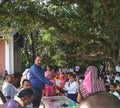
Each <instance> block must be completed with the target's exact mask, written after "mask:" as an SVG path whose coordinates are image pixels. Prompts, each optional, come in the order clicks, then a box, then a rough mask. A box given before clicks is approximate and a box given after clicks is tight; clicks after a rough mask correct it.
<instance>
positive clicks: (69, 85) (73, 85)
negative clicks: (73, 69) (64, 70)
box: [63, 74, 78, 102]
mask: <svg viewBox="0 0 120 108" xmlns="http://www.w3.org/2000/svg"><path fill="white" fill-rule="evenodd" d="M63 89H64V90H65V91H67V97H68V98H70V99H71V100H73V101H75V102H77V93H78V82H77V81H76V75H75V74H71V75H70V76H69V81H68V82H66V83H65V86H64V88H63Z"/></svg>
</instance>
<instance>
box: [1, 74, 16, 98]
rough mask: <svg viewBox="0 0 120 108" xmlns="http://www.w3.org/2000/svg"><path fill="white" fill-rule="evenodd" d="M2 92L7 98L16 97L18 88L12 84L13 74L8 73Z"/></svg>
mask: <svg viewBox="0 0 120 108" xmlns="http://www.w3.org/2000/svg"><path fill="white" fill-rule="evenodd" d="M2 92H3V94H4V96H5V97H6V98H7V99H10V98H14V96H15V95H16V94H17V89H16V88H15V87H14V85H13V84H12V75H6V76H5V80H4V83H3V86H2Z"/></svg>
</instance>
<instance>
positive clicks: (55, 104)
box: [42, 96, 78, 108]
mask: <svg viewBox="0 0 120 108" xmlns="http://www.w3.org/2000/svg"><path fill="white" fill-rule="evenodd" d="M42 103H43V105H44V108H78V104H77V103H75V102H73V101H72V100H71V99H69V98H67V97H66V96H49V97H47V96H43V97H42Z"/></svg>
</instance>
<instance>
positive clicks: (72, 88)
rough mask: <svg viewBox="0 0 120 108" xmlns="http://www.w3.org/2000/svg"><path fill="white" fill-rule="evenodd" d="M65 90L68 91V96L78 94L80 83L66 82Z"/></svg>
mask: <svg viewBox="0 0 120 108" xmlns="http://www.w3.org/2000/svg"><path fill="white" fill-rule="evenodd" d="M63 89H64V90H65V91H67V92H68V94H76V93H77V92H78V82H77V81H73V82H66V83H65V86H64V88H63Z"/></svg>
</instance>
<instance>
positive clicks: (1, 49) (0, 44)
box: [0, 41, 5, 77]
mask: <svg viewBox="0 0 120 108" xmlns="http://www.w3.org/2000/svg"><path fill="white" fill-rule="evenodd" d="M4 71H5V41H0V77H2V75H3V73H4Z"/></svg>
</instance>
